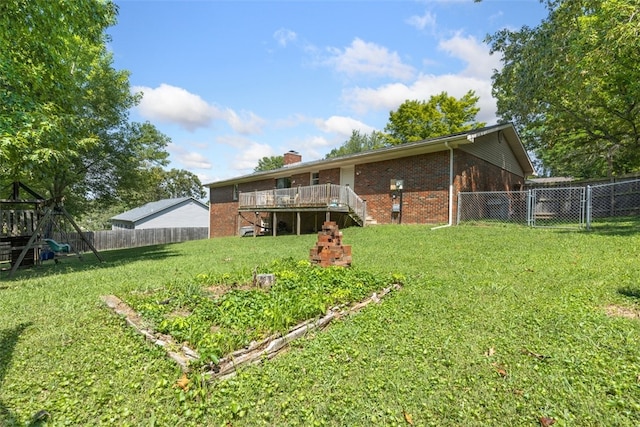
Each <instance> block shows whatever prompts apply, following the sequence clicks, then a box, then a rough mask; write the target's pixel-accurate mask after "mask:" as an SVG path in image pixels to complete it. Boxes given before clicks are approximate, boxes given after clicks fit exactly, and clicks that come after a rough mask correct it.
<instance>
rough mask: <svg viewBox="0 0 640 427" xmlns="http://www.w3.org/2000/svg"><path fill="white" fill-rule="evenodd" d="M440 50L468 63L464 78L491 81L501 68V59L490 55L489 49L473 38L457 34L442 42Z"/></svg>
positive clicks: (439, 46) (463, 73)
mask: <svg viewBox="0 0 640 427" xmlns="http://www.w3.org/2000/svg"><path fill="white" fill-rule="evenodd" d="M438 49H440V50H443V51H445V52H447V53H448V54H449V55H450V56H452V57H454V58H459V59H461V60H463V61H465V62H466V63H467V68H466V69H465V70H464V71H462V73H461V74H462V75H464V76H470V77H477V78H481V79H491V75H492V74H493V70H494V69H500V67H501V62H500V57H499V56H498V55H491V54H489V47H488V46H486V45H484V44H482V43H479V42H478V41H477V40H476V39H475V37H472V36H469V37H462V36H461V35H460V34H456V35H455V36H454V37H452V38H450V39H448V40H442V41H441V42H440V43H439V44H438Z"/></svg>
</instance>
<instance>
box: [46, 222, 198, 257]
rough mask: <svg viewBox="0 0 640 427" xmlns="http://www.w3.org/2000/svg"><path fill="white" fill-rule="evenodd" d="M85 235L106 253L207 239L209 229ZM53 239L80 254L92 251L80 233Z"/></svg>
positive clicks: (107, 231) (192, 228)
mask: <svg viewBox="0 0 640 427" xmlns="http://www.w3.org/2000/svg"><path fill="white" fill-rule="evenodd" d="M84 235H85V237H86V238H87V240H89V241H90V242H91V244H92V245H93V246H94V247H95V248H96V249H97V250H98V251H106V250H110V249H126V248H135V247H140V246H151V245H162V244H166V243H178V242H186V241H189V240H201V239H207V238H208V237H209V229H208V228H207V227H185V228H149V229H143V230H101V231H85V232H84ZM53 238H54V240H57V241H58V242H63V243H69V244H70V245H71V247H72V248H74V250H77V251H78V252H88V251H91V248H89V246H88V245H87V244H86V243H85V242H83V241H82V239H81V238H80V236H79V235H78V233H75V232H74V233H54V237H53Z"/></svg>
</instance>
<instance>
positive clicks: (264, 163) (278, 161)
mask: <svg viewBox="0 0 640 427" xmlns="http://www.w3.org/2000/svg"><path fill="white" fill-rule="evenodd" d="M283 166H284V156H270V157H266V156H265V157H263V158H261V159H260V160H258V166H256V167H255V168H254V169H253V171H254V172H261V171H270V170H274V169H280V168H281V167H283Z"/></svg>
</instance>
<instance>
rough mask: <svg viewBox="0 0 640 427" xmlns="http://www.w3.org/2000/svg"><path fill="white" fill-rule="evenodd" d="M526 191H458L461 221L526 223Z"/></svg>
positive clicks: (459, 218)
mask: <svg viewBox="0 0 640 427" xmlns="http://www.w3.org/2000/svg"><path fill="white" fill-rule="evenodd" d="M527 194H528V192H527V191H478V192H472V193H458V218H457V219H458V224H460V223H461V222H486V221H492V222H513V223H522V224H526V223H527V202H528V200H527Z"/></svg>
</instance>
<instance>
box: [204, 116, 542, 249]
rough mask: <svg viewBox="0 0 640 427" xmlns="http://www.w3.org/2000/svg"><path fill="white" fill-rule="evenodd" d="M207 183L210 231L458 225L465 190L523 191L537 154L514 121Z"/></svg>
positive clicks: (295, 161) (294, 160)
mask: <svg viewBox="0 0 640 427" xmlns="http://www.w3.org/2000/svg"><path fill="white" fill-rule="evenodd" d="M284 160H285V162H284V163H285V165H284V167H282V168H280V169H276V170H271V171H263V172H256V173H252V174H249V175H244V176H240V177H237V178H232V179H227V180H222V181H217V182H212V183H209V184H206V187H208V188H209V195H210V205H209V216H210V224H209V234H210V237H220V236H232V235H237V234H240V235H242V234H247V231H250V232H249V233H248V234H253V233H256V234H261V233H269V234H273V235H276V234H278V233H282V232H287V233H297V234H300V233H309V232H317V231H318V230H319V229H321V228H322V224H323V222H324V221H325V220H331V221H335V222H336V223H338V224H339V225H340V227H345V226H349V225H360V226H364V225H366V224H369V223H378V224H388V223H403V224H452V223H453V220H454V218H455V215H456V209H457V194H458V192H461V191H512V190H521V189H522V188H523V187H524V184H525V179H526V178H527V177H528V176H530V175H532V174H533V172H534V171H533V166H532V164H531V160H530V159H529V156H528V155H527V152H526V151H525V149H524V147H523V145H522V142H521V141H520V138H519V137H518V134H517V132H516V130H515V128H514V127H513V125H511V124H509V123H508V124H499V125H494V126H489V127H485V128H482V129H474V130H471V131H467V132H461V133H457V134H453V135H447V136H443V137H438V138H430V139H426V140H423V141H417V142H412V143H407V144H402V145H398V146H393V147H385V148H381V149H377V150H370V151H365V152H361V153H357V154H351V155H347V156H342V157H337V158H333V159H325V160H316V161H312V162H302V158H301V156H300V155H299V154H298V153H296V152H295V151H290V152H288V153H285V155H284Z"/></svg>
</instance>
